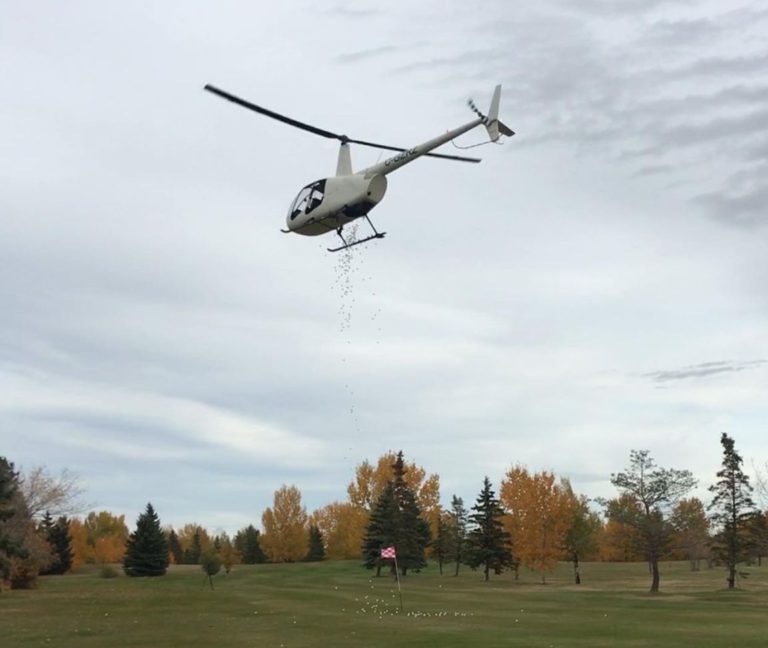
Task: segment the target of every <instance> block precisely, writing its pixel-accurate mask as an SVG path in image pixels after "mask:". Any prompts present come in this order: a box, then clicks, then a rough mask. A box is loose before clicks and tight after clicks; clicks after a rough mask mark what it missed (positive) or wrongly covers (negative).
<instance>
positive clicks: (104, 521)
mask: <svg viewBox="0 0 768 648" xmlns="http://www.w3.org/2000/svg"><path fill="white" fill-rule="evenodd" d="M69 532H70V535H71V536H72V554H73V555H72V569H73V570H75V569H77V568H78V567H80V566H81V565H83V564H99V565H100V564H106V563H117V562H121V561H122V560H123V556H124V555H125V543H126V541H127V540H128V527H127V526H126V525H125V516H124V515H113V514H112V513H110V512H109V511H99V512H98V513H96V512H91V513H89V514H88V515H87V516H86V517H85V519H83V520H80V519H78V518H73V519H71V520H70V522H69Z"/></svg>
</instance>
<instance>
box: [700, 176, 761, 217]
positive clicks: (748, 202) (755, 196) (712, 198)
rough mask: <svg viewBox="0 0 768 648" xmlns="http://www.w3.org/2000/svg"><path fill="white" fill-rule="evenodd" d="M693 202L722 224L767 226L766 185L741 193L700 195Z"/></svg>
mask: <svg viewBox="0 0 768 648" xmlns="http://www.w3.org/2000/svg"><path fill="white" fill-rule="evenodd" d="M693 201H694V202H695V203H696V204H698V205H701V206H702V207H704V208H705V209H706V210H707V211H708V212H709V213H710V214H711V215H712V216H713V217H714V218H716V219H717V220H719V221H721V222H723V223H727V224H730V225H737V226H740V227H757V226H766V225H768V183H763V184H762V185H761V186H759V187H757V188H756V189H753V190H751V191H744V192H742V193H728V192H710V193H705V194H700V195H699V196H696V197H695V198H694V199H693Z"/></svg>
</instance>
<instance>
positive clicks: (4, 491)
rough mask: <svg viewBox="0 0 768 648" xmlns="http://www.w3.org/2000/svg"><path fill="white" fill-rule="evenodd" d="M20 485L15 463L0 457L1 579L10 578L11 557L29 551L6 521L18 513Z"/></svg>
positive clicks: (22, 556)
mask: <svg viewBox="0 0 768 648" xmlns="http://www.w3.org/2000/svg"><path fill="white" fill-rule="evenodd" d="M18 485H19V475H18V473H17V472H15V471H14V469H13V464H12V463H10V462H9V461H8V460H7V459H6V458H5V457H0V581H4V580H8V578H9V577H10V575H11V558H14V557H16V558H26V557H27V551H26V550H25V549H24V548H23V547H22V546H21V541H20V540H19V539H18V538H15V537H13V535H12V534H11V533H10V531H9V530H8V529H6V528H5V524H4V523H5V522H7V521H9V520H10V519H11V518H12V517H13V516H14V515H16V507H15V506H14V498H15V496H16V491H17V490H18Z"/></svg>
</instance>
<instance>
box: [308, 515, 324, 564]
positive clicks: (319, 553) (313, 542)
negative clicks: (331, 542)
mask: <svg viewBox="0 0 768 648" xmlns="http://www.w3.org/2000/svg"><path fill="white" fill-rule="evenodd" d="M304 560H305V561H306V562H320V561H321V560H325V543H324V542H323V534H322V533H321V532H320V529H319V528H318V527H317V525H315V524H310V525H309V551H307V557H306V558H304Z"/></svg>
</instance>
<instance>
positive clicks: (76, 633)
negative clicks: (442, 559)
mask: <svg viewBox="0 0 768 648" xmlns="http://www.w3.org/2000/svg"><path fill="white" fill-rule="evenodd" d="M436 571H437V570H436V569H435V568H429V569H427V570H425V571H424V572H422V573H421V574H414V575H412V576H411V575H409V576H408V577H407V578H406V579H404V581H403V601H404V604H405V612H404V613H403V614H400V613H399V610H398V598H397V586H396V584H395V582H394V581H393V580H391V579H390V578H389V577H381V578H375V577H373V575H372V574H371V573H370V572H367V571H365V570H364V569H362V568H361V567H359V566H358V564H357V563H355V562H335V563H322V564H295V565H256V566H238V567H236V568H235V569H234V570H233V571H232V573H231V574H229V575H228V576H225V575H219V576H216V577H215V578H214V584H215V586H216V590H215V591H213V592H211V591H210V589H208V587H207V585H206V584H205V580H204V575H203V573H202V571H200V569H199V568H195V567H186V566H181V567H174V568H172V569H171V570H170V572H169V574H168V575H167V576H165V577H163V578H151V579H142V578H127V577H125V576H123V575H121V576H120V577H119V578H112V579H103V578H99V576H98V570H96V569H93V568H91V569H84V570H83V571H82V572H81V573H79V574H74V575H68V576H50V577H46V578H42V579H41V582H40V587H39V588H38V589H37V590H31V591H12V592H8V591H4V592H3V593H2V594H0V647H1V648H24V647H27V646H57V647H62V648H67V647H69V646H72V647H74V646H77V647H78V648H94V647H97V646H105V647H106V646H109V647H110V648H113V647H131V646H142V647H147V648H148V647H152V648H156V647H166V646H169V647H170V646H184V647H185V648H189V647H204V646H216V647H217V648H218V647H229V646H249V647H256V646H275V647H280V646H282V647H283V648H300V647H304V646H332V647H336V646H339V647H345V646H366V647H369V646H370V647H376V646H409V647H410V646H417V647H420V646H440V648H450V647H452V646H482V647H483V648H491V647H495V646H526V647H528V646H530V647H538V646H541V647H544V648H549V647H550V646H552V647H560V646H583V647H585V648H586V647H589V648H599V647H602V646H632V647H640V646H648V647H651V646H652V647H653V648H659V647H663V646H686V647H687V648H707V647H710V646H711V647H712V648H715V647H716V648H724V647H727V646H734V647H736V646H738V647H739V648H747V647H749V646H755V647H758V646H759V647H760V648H765V646H767V645H768V623H766V620H767V615H768V567H763V568H757V567H755V568H751V569H750V571H751V576H750V577H749V579H747V580H745V581H742V583H741V585H742V586H743V589H740V590H737V591H730V592H729V591H727V590H725V589H724V585H725V573H724V571H723V570H722V569H712V570H707V569H704V570H702V571H701V572H696V573H692V572H690V571H688V568H687V565H686V564H683V563H667V564H664V565H663V566H662V582H661V587H662V593H661V594H659V595H656V596H652V595H650V594H648V593H647V589H648V586H649V576H648V572H647V568H646V566H645V565H643V564H628V565H627V564H623V565H622V564H605V563H592V564H586V565H584V567H583V572H582V573H583V577H584V582H583V584H582V585H581V586H575V585H573V584H572V583H571V575H570V570H569V566H568V565H566V564H563V565H560V566H559V567H558V570H557V571H556V573H555V574H554V575H553V576H552V577H550V578H548V583H547V584H546V585H541V584H540V582H539V578H538V576H537V575H535V574H531V573H527V572H526V573H521V577H520V580H519V581H517V582H516V581H514V580H513V577H512V575H511V574H504V575H502V576H497V577H495V578H493V579H492V580H491V582H490V583H484V582H483V580H482V575H481V574H479V573H477V572H472V571H470V570H465V571H463V573H462V574H461V575H460V576H459V577H458V578H454V577H452V576H448V575H445V576H442V577H440V576H439V575H438V574H437V573H436Z"/></svg>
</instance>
